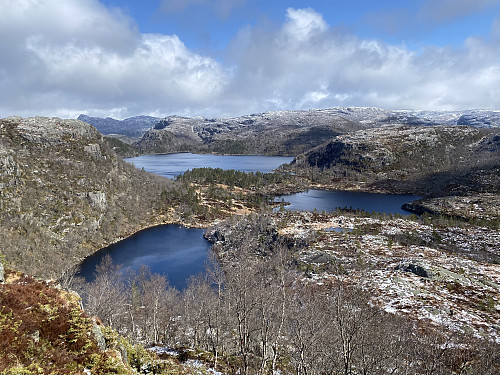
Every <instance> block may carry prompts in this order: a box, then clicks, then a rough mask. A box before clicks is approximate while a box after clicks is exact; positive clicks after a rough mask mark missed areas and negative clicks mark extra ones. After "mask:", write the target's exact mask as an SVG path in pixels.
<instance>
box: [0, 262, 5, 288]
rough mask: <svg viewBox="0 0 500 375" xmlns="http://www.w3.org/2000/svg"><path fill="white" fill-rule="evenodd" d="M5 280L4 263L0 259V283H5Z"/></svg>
mask: <svg viewBox="0 0 500 375" xmlns="http://www.w3.org/2000/svg"><path fill="white" fill-rule="evenodd" d="M4 281H5V271H4V268H3V264H2V262H1V261H0V283H3V282H4Z"/></svg>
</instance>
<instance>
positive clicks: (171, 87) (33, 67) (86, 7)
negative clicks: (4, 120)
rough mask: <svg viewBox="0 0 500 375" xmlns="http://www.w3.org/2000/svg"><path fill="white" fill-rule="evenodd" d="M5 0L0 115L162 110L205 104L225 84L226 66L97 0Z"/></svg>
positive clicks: (0, 19)
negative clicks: (145, 30) (141, 29)
mask: <svg viewBox="0 0 500 375" xmlns="http://www.w3.org/2000/svg"><path fill="white" fill-rule="evenodd" d="M1 3H2V4H1V7H2V12H1V13H0V33H1V34H2V35H6V36H8V37H7V38H2V39H1V40H0V48H1V50H2V51H3V52H4V51H5V53H2V55H1V56H0V82H1V85H2V87H3V90H2V91H1V92H0V103H2V104H0V116H5V115H11V114H15V113H19V114H37V113H40V114H50V113H53V112H57V113H58V114H61V113H60V112H61V108H64V110H65V111H67V113H68V115H73V114H74V113H75V112H77V111H84V110H85V109H89V108H91V109H94V110H96V111H97V110H100V109H101V110H105V109H106V108H109V109H113V108H115V109H116V108H121V107H123V106H125V107H127V108H128V112H129V113H131V112H134V113H144V112H153V111H157V110H160V111H162V112H163V113H165V112H166V111H169V110H170V111H175V110H176V109H179V108H183V107H190V106H191V107H200V106H201V107H204V106H205V105H206V103H207V102H209V101H211V100H212V98H214V97H217V95H219V93H220V92H221V90H222V89H223V88H224V86H225V84H226V82H227V79H228V76H227V73H226V71H225V70H224V68H223V67H221V66H220V65H219V64H218V63H217V62H216V61H215V60H213V59H211V58H209V57H205V56H201V55H199V54H196V53H193V52H191V51H190V50H189V49H187V48H186V46H185V45H184V44H183V43H182V42H181V41H180V40H179V38H178V37H177V36H175V35H156V34H140V33H138V32H137V30H136V28H135V26H134V24H133V23H132V22H131V21H130V20H129V19H127V18H126V17H125V16H123V15H122V14H121V13H118V12H116V11H112V10H109V9H107V8H105V7H104V6H102V5H101V4H100V3H99V2H97V1H94V0H85V1H77V0H65V1H64V2H60V1H57V0H39V1H35V0H32V1H20V2H17V1H16V2H14V1H5V0H2V1H1ZM54 107H56V108H57V109H55V108H54ZM121 112H123V111H121Z"/></svg>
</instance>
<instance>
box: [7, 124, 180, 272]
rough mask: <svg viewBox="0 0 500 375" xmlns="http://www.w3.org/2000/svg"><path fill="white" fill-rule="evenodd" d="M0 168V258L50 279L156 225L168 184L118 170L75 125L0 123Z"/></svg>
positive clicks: (102, 145) (89, 131)
mask: <svg viewBox="0 0 500 375" xmlns="http://www.w3.org/2000/svg"><path fill="white" fill-rule="evenodd" d="M0 166H1V168H0V188H1V189H0V238H1V241H0V254H1V255H3V256H5V258H6V260H7V261H8V262H9V264H10V265H12V266H13V267H16V268H17V269H20V270H22V271H24V272H27V273H30V274H34V275H38V276H43V277H51V278H58V277H59V276H60V275H61V273H63V272H64V270H66V269H68V268H69V267H70V266H72V265H74V264H76V263H78V262H79V261H81V260H82V259H83V258H84V257H85V256H87V255H89V254H91V253H92V252H94V251H96V250H97V249H99V248H100V247H102V246H105V245H108V244H110V243H112V242H115V241H116V240H117V239H119V238H122V237H125V236H127V235H130V234H132V233H134V232H136V231H138V230H140V229H143V228H144V227H146V226H151V225H154V224H158V223H160V222H162V220H163V216H162V215H163V212H164V211H163V210H164V208H165V207H163V203H162V199H161V197H160V196H161V193H162V192H163V191H165V190H169V189H170V188H171V187H172V186H173V184H174V182H173V181H169V180H166V179H164V178H161V177H159V176H153V175H149V174H147V173H145V172H142V171H139V170H137V169H135V168H134V167H133V166H131V165H129V164H128V163H126V162H124V161H123V160H122V159H121V158H120V157H118V156H117V155H116V154H115V152H114V151H113V150H112V149H111V147H110V146H109V145H108V143H107V142H105V141H104V140H103V137H102V135H101V134H100V133H99V132H98V131H97V130H96V129H95V128H94V127H92V126H90V125H88V124H86V123H84V122H81V121H78V120H61V119H56V118H42V117H35V118H27V119H23V118H20V117H10V118H7V119H1V120H0ZM162 207H163V208H162Z"/></svg>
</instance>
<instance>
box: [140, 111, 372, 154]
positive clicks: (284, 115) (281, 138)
mask: <svg viewBox="0 0 500 375" xmlns="http://www.w3.org/2000/svg"><path fill="white" fill-rule="evenodd" d="M363 128H364V126H363V125H361V124H358V123H354V122H352V121H349V120H346V119H344V118H342V117H340V116H338V115H336V114H335V113H332V112H331V111H330V110H327V109H325V110H311V111H280V112H267V113H261V114H253V115H248V116H242V117H234V118H221V119H207V118H202V117H195V118H187V117H179V116H169V117H167V118H165V119H163V120H161V121H159V122H158V123H157V124H156V125H155V126H154V128H153V129H151V130H149V131H148V132H146V133H145V134H144V136H143V137H142V138H141V140H139V141H138V142H137V143H136V146H137V147H138V148H139V150H140V151H141V152H142V153H167V152H179V151H191V152H217V153H223V154H267V155H298V154H299V153H302V152H305V151H306V150H308V149H310V148H312V147H315V146H317V145H319V144H321V143H323V142H326V141H327V140H329V139H331V138H332V137H334V136H336V135H338V134H343V133H346V132H349V131H353V130H358V129H363Z"/></svg>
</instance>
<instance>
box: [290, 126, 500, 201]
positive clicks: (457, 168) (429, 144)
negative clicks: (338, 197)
mask: <svg viewBox="0 0 500 375" xmlns="http://www.w3.org/2000/svg"><path fill="white" fill-rule="evenodd" d="M292 168H293V169H294V170H295V171H296V172H297V173H300V174H303V175H307V176H309V177H311V176H312V178H313V179H316V180H318V181H321V182H323V183H326V184H331V185H336V186H337V187H343V188H361V189H365V190H385V191H392V192H395V191H403V192H412V193H417V194H422V195H424V194H434V195H447V194H448V195H449V194H463V193H467V192H484V191H487V192H498V190H499V186H500V177H499V173H498V171H499V168H500V133H499V131H498V130H492V129H478V128H473V127H467V126H420V127H417V126H404V125H388V126H382V127H379V128H374V129H367V130H362V131H358V132H355V133H350V134H345V135H340V136H338V137H336V138H334V139H333V140H332V141H330V142H328V143H326V144H324V145H321V146H318V147H316V148H315V149H313V150H311V151H309V152H307V153H305V154H303V155H300V156H298V157H297V158H296V159H295V160H294V162H293V166H292Z"/></svg>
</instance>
